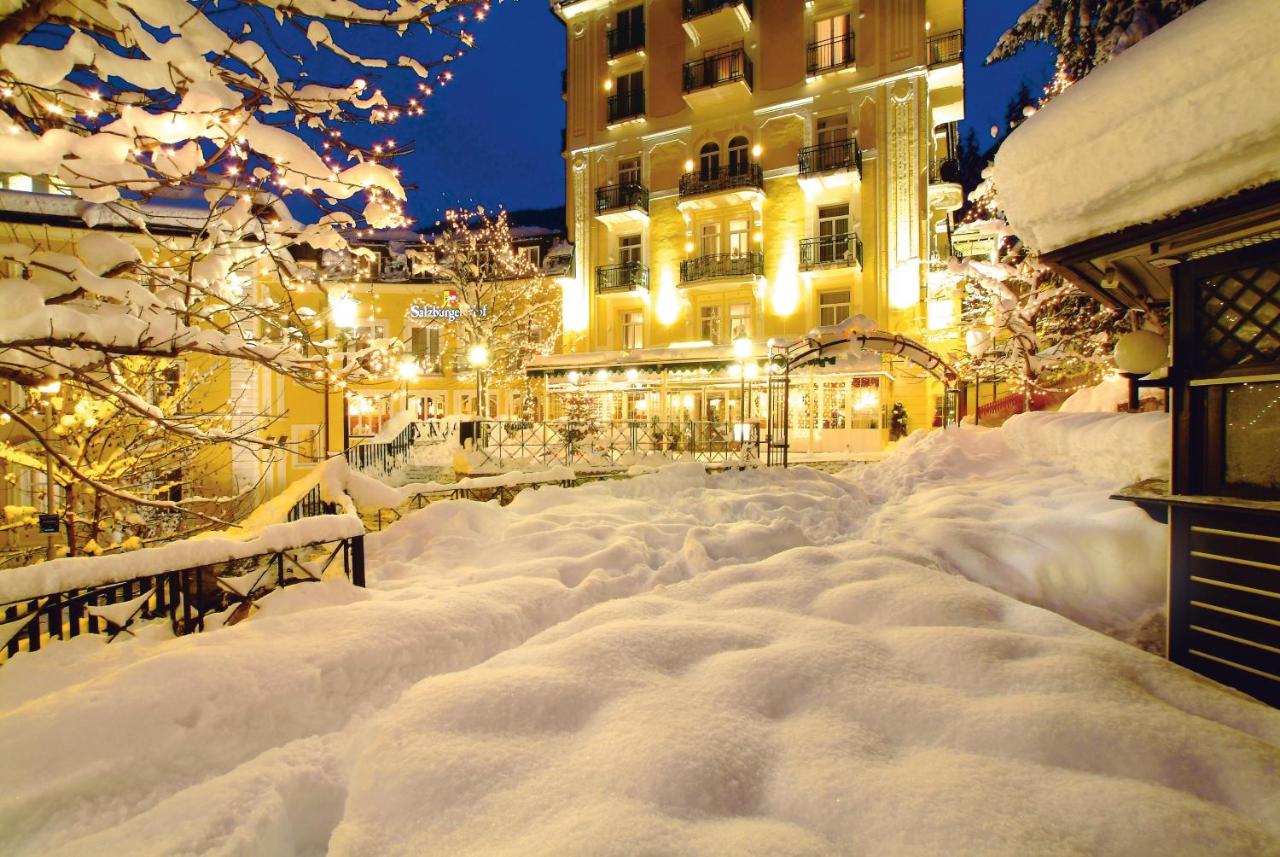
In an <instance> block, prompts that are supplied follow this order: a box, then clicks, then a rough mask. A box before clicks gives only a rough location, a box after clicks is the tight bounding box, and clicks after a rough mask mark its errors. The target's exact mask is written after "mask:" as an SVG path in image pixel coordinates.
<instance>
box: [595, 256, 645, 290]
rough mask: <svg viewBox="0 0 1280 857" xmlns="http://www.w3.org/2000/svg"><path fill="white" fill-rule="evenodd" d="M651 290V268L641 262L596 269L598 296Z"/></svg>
mask: <svg viewBox="0 0 1280 857" xmlns="http://www.w3.org/2000/svg"><path fill="white" fill-rule="evenodd" d="M648 288H649V267H648V266H647V265H642V264H640V263H639V262H623V263H622V264H621V265H606V266H603V267H600V268H596V294H599V295H607V294H609V293H611V292H634V291H636V290H637V289H648Z"/></svg>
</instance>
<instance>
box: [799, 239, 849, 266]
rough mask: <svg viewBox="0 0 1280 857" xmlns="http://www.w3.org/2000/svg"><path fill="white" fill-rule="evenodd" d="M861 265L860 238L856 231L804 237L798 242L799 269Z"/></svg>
mask: <svg viewBox="0 0 1280 857" xmlns="http://www.w3.org/2000/svg"><path fill="white" fill-rule="evenodd" d="M854 265H857V266H858V267H859V268H861V267H862V239H861V238H860V237H858V233H856V232H845V233H841V234H839V235H823V236H822V237H820V238H805V239H803V240H801V242H800V270H802V271H811V270H813V269H814V268H845V267H853V266H854Z"/></svg>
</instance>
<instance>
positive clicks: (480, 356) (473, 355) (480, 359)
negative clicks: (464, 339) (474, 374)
mask: <svg viewBox="0 0 1280 857" xmlns="http://www.w3.org/2000/svg"><path fill="white" fill-rule="evenodd" d="M467 360H468V361H469V362H470V363H471V366H472V367H473V368H475V369H480V368H482V367H484V366H487V365H489V349H488V348H487V347H485V346H484V345H483V344H482V343H479V342H477V343H476V344H475V345H473V346H471V350H470V351H468V352H467Z"/></svg>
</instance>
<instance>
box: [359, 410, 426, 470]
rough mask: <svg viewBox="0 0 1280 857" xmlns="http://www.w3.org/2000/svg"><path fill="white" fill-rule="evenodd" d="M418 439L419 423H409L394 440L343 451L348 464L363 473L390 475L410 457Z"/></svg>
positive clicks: (361, 445)
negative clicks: (372, 472)
mask: <svg viewBox="0 0 1280 857" xmlns="http://www.w3.org/2000/svg"><path fill="white" fill-rule="evenodd" d="M417 438H418V426H417V423H413V422H411V423H409V424H408V425H406V426H405V427H404V428H403V429H401V430H400V433H399V434H398V435H396V436H395V438H393V439H392V440H389V441H385V442H383V443H360V444H356V445H355V446H352V447H348V448H347V449H346V450H344V451H343V456H344V457H345V458H346V459H347V464H348V465H350V466H351V467H353V468H354V469H356V470H359V471H361V472H364V471H368V470H376V471H377V472H379V473H381V474H383V475H388V474H390V472H391V471H392V470H393V469H394V468H396V467H398V466H399V465H400V464H402V463H403V462H404V460H405V459H407V458H408V457H409V452H410V451H411V450H412V449H413V442H414V441H415V440H417Z"/></svg>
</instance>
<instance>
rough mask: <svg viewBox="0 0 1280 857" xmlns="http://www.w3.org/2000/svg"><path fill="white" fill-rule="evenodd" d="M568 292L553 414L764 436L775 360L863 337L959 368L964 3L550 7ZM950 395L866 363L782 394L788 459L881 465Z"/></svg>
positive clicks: (881, 362)
mask: <svg viewBox="0 0 1280 857" xmlns="http://www.w3.org/2000/svg"><path fill="white" fill-rule="evenodd" d="M552 9H553V11H554V12H555V13H556V14H557V15H558V16H559V17H560V18H561V19H562V20H563V22H564V24H565V31H566V56H567V62H566V72H565V77H564V87H563V90H564V91H563V94H564V99H565V103H566V120H565V140H564V156H565V158H566V160H567V169H566V197H567V206H566V221H567V228H568V232H569V236H568V237H569V240H570V241H572V242H573V244H574V246H575V255H576V260H577V265H576V268H575V271H574V273H573V276H571V277H566V278H564V279H563V280H562V287H563V289H564V328H565V339H564V343H563V349H562V353H559V354H555V355H551V356H548V357H545V358H539V359H537V360H536V361H535V362H534V365H533V367H532V368H533V371H534V372H535V373H538V374H541V375H543V376H545V377H546V382H547V391H548V396H549V404H551V407H552V410H553V411H554V402H555V400H556V398H557V395H558V394H561V395H562V394H568V393H572V392H574V391H577V392H579V393H582V392H587V391H589V392H591V393H592V394H598V396H599V401H600V408H601V416H602V417H603V418H606V419H630V420H635V419H645V418H651V419H662V420H690V421H709V422H721V423H736V422H739V421H743V420H748V421H753V422H761V421H762V420H763V415H764V414H765V406H764V397H765V384H764V383H763V382H762V380H761V379H762V376H763V373H764V372H765V370H766V368H767V367H766V365H765V359H766V357H767V354H768V344H769V342H770V341H773V342H775V343H782V342H790V341H794V340H796V339H798V338H801V337H803V336H804V335H805V334H806V333H808V332H809V331H811V330H813V329H814V328H817V327H823V326H831V325H839V324H840V323H842V322H844V321H845V320H847V319H850V318H854V317H857V316H865V317H866V318H867V319H870V320H872V321H874V323H875V324H876V326H877V327H878V329H879V330H881V331H889V332H893V333H900V334H902V335H904V336H909V337H912V338H914V339H917V340H918V341H920V342H922V343H925V344H927V345H929V346H930V347H931V348H934V349H935V350H936V351H939V352H941V353H945V352H946V351H947V350H948V349H950V348H953V347H957V346H956V341H955V319H956V316H957V315H958V305H959V299H958V297H957V296H956V295H954V294H953V293H952V287H953V285H954V284H953V283H950V282H948V281H947V279H948V278H947V277H946V276H945V274H944V273H943V270H942V269H943V266H942V264H941V262H940V261H939V260H942V259H946V258H947V256H948V255H949V254H950V240H949V239H950V232H951V214H950V213H951V212H952V211H954V210H955V209H957V208H958V207H959V206H960V204H961V201H962V199H961V194H962V192H961V189H960V186H959V185H958V184H956V183H955V182H953V181H948V180H947V179H949V178H952V177H953V176H952V175H951V174H950V171H949V164H950V162H951V160H952V158H953V156H954V149H955V143H956V130H955V129H956V124H957V123H958V122H959V121H960V120H961V119H963V118H964V78H963V65H962V45H963V29H962V28H963V20H964V16H963V11H964V10H963V3H962V2H961V0H861V2H847V0H811V2H804V0H754V2H753V0H647V1H646V2H636V0H572V1H570V0H561V2H553V3H552ZM943 398H944V390H943V388H942V386H941V384H939V383H938V382H936V381H934V380H932V379H931V378H929V377H928V376H927V375H925V374H924V373H923V372H921V371H919V370H918V369H916V368H914V367H912V366H911V365H909V364H907V363H905V362H903V361H900V360H897V359H893V358H889V357H881V356H879V355H874V354H865V355H863V356H860V357H858V356H855V357H851V358H846V359H843V360H840V361H836V362H835V363H833V364H831V365H826V366H822V367H819V368H815V369H810V370H807V371H806V372H805V373H803V374H799V375H796V376H795V377H793V378H792V384H791V392H790V395H789V401H790V408H789V411H790V414H789V421H790V442H791V444H792V448H793V449H795V450H797V451H806V450H809V451H850V452H858V451H872V450H878V449H880V448H882V447H883V445H884V443H885V442H886V441H887V440H888V439H889V422H890V415H891V413H892V411H893V406H894V404H895V403H900V404H901V405H902V406H903V407H904V408H905V410H906V413H907V419H908V428H909V429H915V428H919V427H928V426H931V425H934V424H935V423H936V422H937V421H938V413H939V408H941V407H942V401H943Z"/></svg>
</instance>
